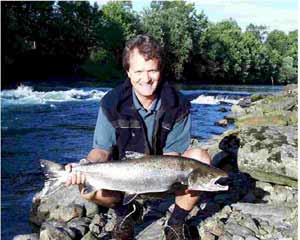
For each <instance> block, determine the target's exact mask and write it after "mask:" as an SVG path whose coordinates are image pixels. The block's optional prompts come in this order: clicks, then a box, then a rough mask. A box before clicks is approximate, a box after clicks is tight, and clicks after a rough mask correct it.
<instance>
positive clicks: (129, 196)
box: [123, 193, 139, 205]
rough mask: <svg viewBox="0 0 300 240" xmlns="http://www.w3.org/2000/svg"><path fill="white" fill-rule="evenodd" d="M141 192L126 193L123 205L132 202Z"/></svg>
mask: <svg viewBox="0 0 300 240" xmlns="http://www.w3.org/2000/svg"><path fill="white" fill-rule="evenodd" d="M138 195H139V194H138V193H133V194H130V193H125V195H124V198H123V205H127V204H129V203H130V202H132V201H133V200H134V199H135V198H136V197H137V196H138Z"/></svg>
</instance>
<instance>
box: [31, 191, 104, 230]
mask: <svg viewBox="0 0 300 240" xmlns="http://www.w3.org/2000/svg"><path fill="white" fill-rule="evenodd" d="M98 212H99V209H98V206H97V205H96V204H94V203H92V202H89V201H87V200H85V199H84V198H82V197H81V196H80V193H79V190H78V187H77V186H69V187H63V188H61V189H60V190H58V191H56V192H54V193H53V194H51V195H47V196H45V197H41V196H40V193H37V194H36V195H35V196H34V198H33V200H32V207H31V212H30V218H29V220H30V221H31V222H32V223H34V224H36V225H41V224H42V223H43V222H45V221H52V220H56V221H61V222H68V221H70V220H72V219H74V218H78V217H85V216H87V217H89V216H94V215H95V214H96V213H98Z"/></svg>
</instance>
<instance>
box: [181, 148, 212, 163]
mask: <svg viewBox="0 0 300 240" xmlns="http://www.w3.org/2000/svg"><path fill="white" fill-rule="evenodd" d="M182 156H184V157H188V158H193V159H196V160H199V161H200V162H203V163H206V164H211V158H210V156H209V154H208V151H207V150H204V149H200V148H193V149H188V150H186V151H185V152H184V153H183V154H182Z"/></svg>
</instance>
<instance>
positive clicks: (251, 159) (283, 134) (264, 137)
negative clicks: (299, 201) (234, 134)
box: [237, 126, 298, 186]
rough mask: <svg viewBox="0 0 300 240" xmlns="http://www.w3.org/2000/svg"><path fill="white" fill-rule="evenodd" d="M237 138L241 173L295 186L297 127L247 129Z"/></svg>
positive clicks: (241, 131) (242, 130) (266, 180)
mask: <svg viewBox="0 0 300 240" xmlns="http://www.w3.org/2000/svg"><path fill="white" fill-rule="evenodd" d="M238 137H239V139H240V147H239V149H238V155H237V160H238V167H239V169H240V170H241V171H243V172H247V173H249V174H250V175H251V176H252V177H254V178H256V179H258V180H261V181H265V182H272V183H277V184H283V185H288V186H296V185H297V179H298V177H297V159H298V156H297V152H298V150H297V142H298V136H297V126H277V127H274V126H262V127H246V128H243V129H241V130H240V133H239V136H238Z"/></svg>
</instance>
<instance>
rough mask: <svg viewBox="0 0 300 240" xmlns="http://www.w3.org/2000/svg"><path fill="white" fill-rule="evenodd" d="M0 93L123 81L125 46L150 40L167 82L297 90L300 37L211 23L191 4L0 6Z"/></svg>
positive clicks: (230, 23)
mask: <svg viewBox="0 0 300 240" xmlns="http://www.w3.org/2000/svg"><path fill="white" fill-rule="evenodd" d="M1 23H2V33H3V35H2V56H1V57H2V73H1V74H2V86H4V87H5V86H8V85H9V84H10V83H11V82H13V81H17V80H20V79H35V78H36V79H45V77H47V76H80V77H92V78H96V79H98V80H119V79H122V78H124V76H125V75H124V72H123V70H122V64H121V58H122V51H123V48H124V45H125V42H126V40H128V39H130V38H131V37H133V36H135V35H136V34H140V33H149V34H150V35H152V36H153V37H154V38H156V39H157V40H158V41H159V42H160V43H161V44H162V45H163V47H164V50H165V60H166V64H165V66H166V68H165V71H164V74H165V75H166V77H167V78H169V79H172V80H174V81H180V82H185V83H189V82H197V83H214V84H286V83H295V82H297V68H298V62H297V58H298V57H297V51H298V49H297V48H298V46H297V41H298V40H297V37H298V31H297V30H295V31H291V32H289V33H288V34H286V33H284V32H283V31H280V30H273V31H271V32H268V31H267V28H266V27H265V26H256V25H253V24H251V23H250V24H249V25H248V26H247V28H246V29H245V31H242V29H241V27H239V25H238V24H237V22H236V21H235V20H234V19H228V20H223V21H220V22H217V23H212V22H210V21H209V20H208V17H207V16H206V15H205V13H204V12H200V13H199V12H197V11H196V8H195V6H194V5H193V4H191V3H187V2H185V1H172V2H168V1H152V2H151V6H150V7H149V8H147V9H144V10H143V11H142V12H141V13H137V12H135V11H133V9H132V2H131V1H122V2H118V1H112V2H108V3H107V4H105V5H102V6H101V7H99V6H98V5H97V4H96V3H95V4H94V5H91V4H90V3H89V2H88V1H78V2H77V1H74V2H72V1H52V2H49V1H47V2H42V1H40V2H30V1H23V2H17V1H14V2H6V1H5V2H2V3H1Z"/></svg>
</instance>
